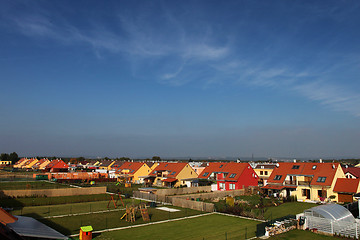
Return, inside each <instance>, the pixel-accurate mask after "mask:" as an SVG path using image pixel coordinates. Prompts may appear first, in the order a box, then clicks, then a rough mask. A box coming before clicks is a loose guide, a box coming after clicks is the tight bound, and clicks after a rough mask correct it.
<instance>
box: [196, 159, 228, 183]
mask: <svg viewBox="0 0 360 240" xmlns="http://www.w3.org/2000/svg"><path fill="white" fill-rule="evenodd" d="M225 165H226V163H221V162H211V163H209V165H208V166H207V167H205V168H204V170H202V172H201V174H200V175H199V177H198V178H204V179H207V178H209V177H210V175H211V174H212V173H213V172H223V171H224V167H225ZM206 173H207V174H206ZM204 174H205V175H204Z"/></svg>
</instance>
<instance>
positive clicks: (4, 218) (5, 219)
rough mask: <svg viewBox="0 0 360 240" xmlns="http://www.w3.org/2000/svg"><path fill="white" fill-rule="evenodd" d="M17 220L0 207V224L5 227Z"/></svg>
mask: <svg viewBox="0 0 360 240" xmlns="http://www.w3.org/2000/svg"><path fill="white" fill-rule="evenodd" d="M17 220H18V219H17V218H16V217H14V216H13V215H11V214H10V213H8V212H6V211H5V210H4V209H2V208H1V207H0V223H2V224H4V225H6V224H8V223H13V222H16V221H17Z"/></svg>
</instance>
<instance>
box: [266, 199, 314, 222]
mask: <svg viewBox="0 0 360 240" xmlns="http://www.w3.org/2000/svg"><path fill="white" fill-rule="evenodd" d="M315 206H317V205H316V204H314V203H304V202H287V203H283V204H281V205H279V206H276V207H275V206H274V207H269V208H267V210H266V212H265V219H275V218H280V217H284V216H287V215H296V214H298V213H302V212H303V211H304V210H306V209H309V208H312V207H315Z"/></svg>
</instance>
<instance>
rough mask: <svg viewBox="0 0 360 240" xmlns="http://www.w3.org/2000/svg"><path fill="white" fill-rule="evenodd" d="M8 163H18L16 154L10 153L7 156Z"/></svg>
mask: <svg viewBox="0 0 360 240" xmlns="http://www.w3.org/2000/svg"><path fill="white" fill-rule="evenodd" d="M9 161H11V163H12V164H14V163H16V162H17V161H19V156H18V155H17V153H16V152H13V153H10V155H9Z"/></svg>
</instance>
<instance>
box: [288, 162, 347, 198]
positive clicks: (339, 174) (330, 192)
mask: <svg viewBox="0 0 360 240" xmlns="http://www.w3.org/2000/svg"><path fill="white" fill-rule="evenodd" d="M338 178H345V174H344V172H343V170H342V169H341V166H340V165H339V166H338V167H337V169H336V172H335V176H334V178H333V181H332V183H331V186H330V187H328V186H326V187H324V186H314V185H312V186H310V187H309V186H301V185H300V186H298V187H297V188H296V191H293V192H292V193H291V195H292V196H296V197H297V199H298V200H305V199H306V196H302V189H310V200H313V201H320V198H319V195H318V190H322V189H324V190H326V194H327V197H330V196H332V195H334V196H335V199H332V201H336V202H337V201H338V194H337V193H335V192H334V191H333V190H334V187H335V183H336V180H337V179H338ZM297 180H298V181H304V180H305V177H304V176H300V177H298V176H297Z"/></svg>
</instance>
